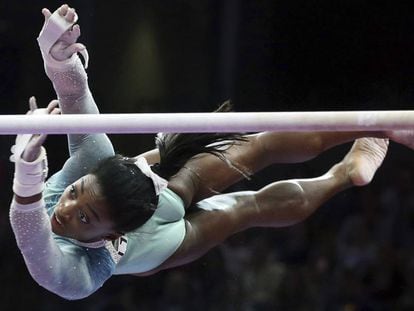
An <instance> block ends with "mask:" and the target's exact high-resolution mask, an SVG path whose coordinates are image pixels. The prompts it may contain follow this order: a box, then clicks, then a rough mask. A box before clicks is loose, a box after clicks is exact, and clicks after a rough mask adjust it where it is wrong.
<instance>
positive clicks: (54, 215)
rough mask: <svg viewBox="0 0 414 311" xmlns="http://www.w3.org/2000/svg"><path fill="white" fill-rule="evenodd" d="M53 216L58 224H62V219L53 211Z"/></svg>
mask: <svg viewBox="0 0 414 311" xmlns="http://www.w3.org/2000/svg"><path fill="white" fill-rule="evenodd" d="M53 218H54V219H55V220H56V222H57V223H58V225H59V226H63V222H62V220H61V219H60V218H59V216H58V215H57V214H56V212H55V213H53Z"/></svg>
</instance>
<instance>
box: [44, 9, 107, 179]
mask: <svg viewBox="0 0 414 311" xmlns="http://www.w3.org/2000/svg"><path fill="white" fill-rule="evenodd" d="M42 13H43V16H44V25H43V28H42V30H41V31H40V34H39V37H38V42H39V46H40V50H41V53H42V57H43V61H44V66H45V70H46V74H47V76H48V77H49V79H50V81H51V82H52V83H53V87H54V89H55V91H56V94H57V97H58V100H59V106H60V108H61V111H62V114H79V113H82V114H85V113H92V114H96V113H99V110H98V107H97V105H96V103H95V101H94V99H93V96H92V93H91V91H90V89H89V86H88V76H87V74H86V71H85V68H84V65H83V64H82V62H81V59H80V57H79V56H78V53H83V54H82V55H85V56H86V58H87V53H86V54H85V51H86V47H85V46H84V45H83V44H81V43H78V42H77V40H78V38H79V36H80V27H79V25H77V24H76V22H77V19H78V15H77V13H76V12H75V10H74V9H73V8H71V7H69V6H68V5H66V4H65V5H62V6H61V7H60V8H58V9H57V10H56V11H55V12H54V13H53V14H52V13H51V12H50V11H49V10H48V9H43V10H42ZM68 143H69V153H70V158H69V159H68V160H67V161H66V163H65V165H64V167H63V170H62V172H61V177H60V178H61V180H64V181H65V182H67V183H71V182H73V181H74V180H76V179H78V178H80V177H81V176H83V175H85V174H87V173H88V172H89V171H90V170H91V169H92V168H93V167H94V166H95V165H96V163H97V162H98V161H99V160H100V159H102V158H105V157H108V156H111V155H113V154H114V150H113V147H112V144H111V142H110V140H109V139H108V137H107V136H106V135H105V134H70V135H68Z"/></svg>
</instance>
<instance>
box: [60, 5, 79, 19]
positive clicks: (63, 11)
mask: <svg viewBox="0 0 414 311" xmlns="http://www.w3.org/2000/svg"><path fill="white" fill-rule="evenodd" d="M58 12H59V14H60V15H61V16H62V17H64V18H65V19H66V20H67V21H68V22H69V23H73V22H74V21H75V19H76V11H75V9H74V8H71V7H69V6H68V5H67V4H64V5H62V6H61V7H60V8H59V9H58Z"/></svg>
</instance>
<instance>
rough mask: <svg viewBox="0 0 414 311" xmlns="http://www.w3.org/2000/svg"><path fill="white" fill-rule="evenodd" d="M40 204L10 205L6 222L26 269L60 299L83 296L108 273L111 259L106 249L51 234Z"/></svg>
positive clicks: (88, 293)
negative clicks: (8, 221)
mask: <svg viewBox="0 0 414 311" xmlns="http://www.w3.org/2000/svg"><path fill="white" fill-rule="evenodd" d="M44 204H45V203H44V201H43V200H40V201H38V202H36V203H32V204H29V205H21V204H19V203H17V202H16V201H15V200H13V201H12V204H11V209H10V221H11V225H12V229H13V232H14V234H15V237H16V240H17V245H18V247H19V248H20V251H21V253H22V254H23V257H24V261H25V263H26V265H27V268H28V270H29V272H30V274H31V276H32V277H33V278H34V280H35V281H36V282H37V283H38V284H40V285H41V286H43V287H45V288H46V289H48V290H49V291H51V292H53V293H55V294H57V295H59V296H61V297H63V298H66V299H70V300H73V299H81V298H84V297H87V296H89V295H90V294H92V293H93V292H95V291H96V290H97V289H98V288H100V287H101V286H102V285H103V283H104V282H105V281H106V280H107V279H108V278H109V277H110V276H111V275H112V273H113V271H114V269H115V262H114V260H113V259H112V257H111V254H110V251H109V250H108V249H106V248H105V247H100V248H97V249H93V248H86V247H82V246H79V245H76V244H73V243H71V242H70V241H68V240H67V239H64V238H60V237H58V236H56V235H54V234H53V233H52V231H51V225H50V219H49V216H48V214H47V212H46V209H45V207H44Z"/></svg>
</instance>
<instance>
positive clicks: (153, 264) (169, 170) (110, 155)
mask: <svg viewBox="0 0 414 311" xmlns="http://www.w3.org/2000/svg"><path fill="white" fill-rule="evenodd" d="M42 13H43V15H44V17H45V23H44V26H43V28H42V30H41V32H40V34H39V38H38V42H39V46H40V49H41V52H42V57H43V60H44V65H45V70H46V74H47V76H48V77H49V79H50V80H51V82H52V83H53V86H54V88H55V91H56V93H57V96H58V101H52V102H51V103H50V104H49V105H48V107H47V108H46V109H36V108H37V107H36V103H35V101H34V99H33V98H32V99H30V107H31V109H30V112H29V113H34V114H36V113H49V114H56V113H66V114H68V113H71V114H74V113H82V114H85V113H91V114H93V113H99V112H98V108H97V106H96V104H95V102H94V99H93V97H92V95H91V92H90V90H89V87H88V83H87V75H86V72H85V69H84V66H83V64H82V62H81V60H80V58H79V57H78V53H80V54H82V55H83V56H84V58H85V67H86V64H87V59H88V55H87V52H86V48H85V46H84V45H82V44H80V43H77V39H78V37H79V35H80V29H79V26H78V25H76V24H75V23H76V21H77V14H76V12H75V10H74V9H73V8H70V7H68V6H67V5H63V6H61V7H60V8H59V9H58V10H57V11H55V12H54V13H53V14H51V12H50V11H49V10H48V9H43V10H42ZM368 135H371V136H375V137H377V138H361V137H364V136H368ZM386 136H388V135H386V134H385V133H363V132H346V133H345V132H342V133H328V132H318V133H311V132H307V133H269V132H265V133H258V134H254V135H246V136H239V135H228V134H223V135H219V134H201V135H197V134H185V135H179V134H178V135H177V134H165V135H159V136H158V137H157V140H156V141H157V142H156V145H157V148H156V149H154V150H152V151H149V152H147V153H144V154H142V155H140V156H137V157H133V158H128V157H123V156H120V155H115V154H114V150H113V147H112V144H111V142H110V141H109V139H108V137H107V136H106V135H105V134H83V135H80V134H70V135H68V145H69V153H70V157H69V159H68V160H67V161H66V162H65V164H64V166H63V168H62V169H61V170H60V171H59V172H58V173H56V174H54V175H53V176H52V177H51V178H49V179H48V180H47V181H45V179H46V175H47V158H46V151H45V148H44V147H42V144H43V142H44V139H45V135H18V136H17V138H16V144H15V146H14V148H12V152H13V154H12V160H13V161H14V162H15V176H14V182H13V191H14V193H15V195H14V198H13V200H12V203H11V210H10V219H11V224H12V228H13V231H14V234H15V237H16V240H17V244H18V247H19V248H20V250H21V252H22V254H23V257H24V260H25V262H26V265H27V267H28V270H29V272H30V274H31V275H32V277H33V278H34V279H35V280H36V282H38V283H39V284H40V285H41V286H43V287H45V288H46V289H48V290H50V291H52V292H54V293H56V294H57V295H59V296H61V297H64V298H66V299H81V298H83V297H86V296H88V295H90V294H92V293H93V292H94V291H96V290H97V289H98V288H99V287H101V286H102V285H103V284H104V282H105V281H106V280H107V279H108V278H109V277H110V276H111V275H113V274H134V275H141V276H144V275H150V274H153V273H156V272H158V271H160V270H164V269H168V268H172V267H176V266H180V265H183V264H186V263H188V262H191V261H193V260H195V259H197V258H199V257H200V256H202V255H203V254H205V253H206V252H207V251H208V250H210V249H211V248H213V247H214V246H216V245H218V244H219V243H221V242H223V241H224V240H225V239H226V238H227V237H229V236H230V235H232V234H234V233H236V232H239V231H242V230H245V229H248V228H251V227H283V226H290V225H293V224H295V223H298V222H300V221H303V220H304V219H306V218H307V217H308V216H309V215H311V214H312V213H313V212H315V211H316V210H317V209H318V207H319V206H321V204H323V203H324V202H325V201H326V200H328V199H329V198H331V197H332V196H333V195H335V194H336V193H338V192H339V191H342V190H344V189H347V188H349V187H351V186H353V185H356V186H361V185H366V184H368V183H369V182H370V181H371V179H372V178H373V176H374V174H375V172H376V170H377V168H378V167H379V166H380V165H381V163H382V161H383V158H384V156H385V154H386V152H387V147H388V139H383V138H384V137H386ZM395 137H397V138H396V139H397V140H398V139H399V140H400V141H403V140H404V139H406V142H408V141H409V139H407V138H406V137H407V135H405V136H404V135H399V136H398V135H397V134H395V135H394V137H393V138H395ZM401 137H402V138H401ZM357 138H359V139H357ZM354 139H357V140H356V141H355V143H354V144H353V146H352V148H351V150H350V151H349V153H348V154H347V155H346V156H345V158H344V159H343V160H342V161H341V162H339V163H338V164H336V165H334V166H333V167H332V168H330V169H329V170H328V171H327V172H326V174H324V175H322V176H320V177H317V178H312V179H295V180H286V181H279V182H274V183H272V184H269V185H268V186H266V187H264V188H262V189H260V190H259V191H244V192H235V193H225V194H219V193H220V192H221V191H223V190H224V189H225V188H227V187H229V186H230V185H232V184H234V183H235V182H237V181H239V180H240V179H242V178H243V177H245V176H246V175H250V174H254V173H255V172H257V171H259V170H261V169H263V168H265V167H267V166H269V165H271V164H273V163H276V162H278V163H293V162H302V161H306V160H308V159H311V158H313V157H315V156H317V155H318V154H320V153H321V152H323V151H324V150H326V149H328V148H331V147H333V146H335V145H338V144H341V143H344V142H348V141H352V140H354ZM97 163H98V164H97Z"/></svg>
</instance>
